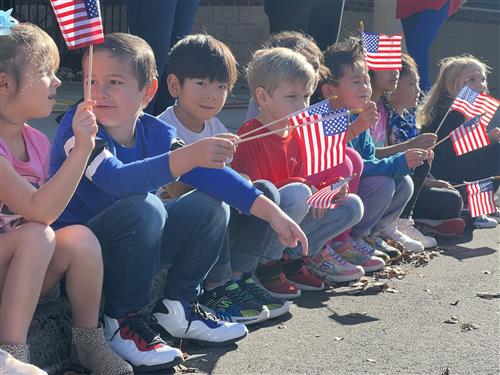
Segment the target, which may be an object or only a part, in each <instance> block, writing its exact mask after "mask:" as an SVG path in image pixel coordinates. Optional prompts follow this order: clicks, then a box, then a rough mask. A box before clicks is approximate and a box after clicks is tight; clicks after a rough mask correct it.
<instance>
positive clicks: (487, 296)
mask: <svg viewBox="0 0 500 375" xmlns="http://www.w3.org/2000/svg"><path fill="white" fill-rule="evenodd" d="M476 296H478V297H479V298H483V299H493V298H500V293H476Z"/></svg>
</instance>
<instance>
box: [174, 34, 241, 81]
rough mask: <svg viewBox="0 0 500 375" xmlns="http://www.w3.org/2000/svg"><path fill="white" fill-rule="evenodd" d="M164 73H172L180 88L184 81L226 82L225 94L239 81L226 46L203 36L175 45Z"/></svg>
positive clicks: (186, 38) (210, 37)
mask: <svg viewBox="0 0 500 375" xmlns="http://www.w3.org/2000/svg"><path fill="white" fill-rule="evenodd" d="M166 73H167V74H174V75H175V76H176V77H177V79H178V80H179V82H180V84H181V85H182V84H183V83H184V80H185V79H186V78H201V79H204V78H208V79H209V80H210V81H219V82H225V83H226V82H227V85H228V91H231V89H232V88H233V86H234V84H235V83H236V79H237V78H238V69H237V63H236V59H235V58H234V56H233V54H232V52H231V50H230V49H229V47H228V46H227V45H226V44H224V43H222V42H221V41H220V40H217V39H215V38H214V37H213V36H210V35H206V34H194V35H188V36H186V37H185V38H182V39H181V40H179V41H178V42H177V43H175V45H174V46H173V47H172V50H171V51H170V54H169V58H168V63H167V67H166Z"/></svg>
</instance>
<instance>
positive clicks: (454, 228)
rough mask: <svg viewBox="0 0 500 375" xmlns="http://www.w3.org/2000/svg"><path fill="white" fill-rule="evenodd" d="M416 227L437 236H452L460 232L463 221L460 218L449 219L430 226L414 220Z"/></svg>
mask: <svg viewBox="0 0 500 375" xmlns="http://www.w3.org/2000/svg"><path fill="white" fill-rule="evenodd" d="M415 223H416V225H417V227H419V228H422V230H423V231H424V232H426V233H430V234H433V235H435V236H438V237H454V236H458V235H459V234H462V233H463V231H464V229H465V221H464V220H463V219H460V218H456V219H450V220H447V221H445V222H443V223H441V224H438V225H437V226H432V225H430V224H428V223H426V222H424V221H416V222H415Z"/></svg>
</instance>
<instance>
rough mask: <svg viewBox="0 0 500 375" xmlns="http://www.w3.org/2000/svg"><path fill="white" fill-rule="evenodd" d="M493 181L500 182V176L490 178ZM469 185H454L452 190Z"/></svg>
mask: <svg viewBox="0 0 500 375" xmlns="http://www.w3.org/2000/svg"><path fill="white" fill-rule="evenodd" d="M490 178H491V179H492V180H499V179H500V176H494V177H490ZM465 185H467V183H463V184H458V185H452V188H455V189H456V188H459V187H462V186H465Z"/></svg>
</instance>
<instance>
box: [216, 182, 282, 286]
mask: <svg viewBox="0 0 500 375" xmlns="http://www.w3.org/2000/svg"><path fill="white" fill-rule="evenodd" d="M253 185H254V186H255V187H256V188H257V189H259V190H260V191H262V193H264V195H265V196H266V197H267V198H269V199H270V200H271V201H273V202H274V203H276V204H278V205H279V202H280V196H279V193H278V189H276V187H275V186H274V185H273V184H272V183H271V182H269V181H266V180H257V181H254V182H253ZM268 227H269V224H268V223H267V222H266V221H264V220H262V219H259V218H257V217H255V216H252V215H245V214H242V213H240V212H238V210H236V209H234V208H231V219H230V220H229V230H228V232H227V233H226V238H225V239H224V244H223V246H222V251H221V254H220V256H219V259H218V260H217V263H216V264H215V265H214V266H213V268H212V269H211V270H210V273H209V274H208V275H207V278H206V280H207V281H208V282H211V283H216V284H223V283H225V282H226V281H229V280H230V279H231V276H232V273H233V271H235V272H243V271H242V270H240V269H239V268H238V267H239V265H240V264H242V263H244V262H245V259H246V258H245V254H247V253H249V252H255V251H257V252H258V251H261V250H263V248H262V243H263V242H264V239H265V236H266V233H267V228H268ZM240 258H242V260H241V261H240ZM231 263H233V266H231Z"/></svg>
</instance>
